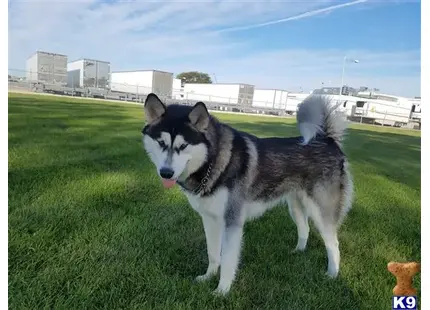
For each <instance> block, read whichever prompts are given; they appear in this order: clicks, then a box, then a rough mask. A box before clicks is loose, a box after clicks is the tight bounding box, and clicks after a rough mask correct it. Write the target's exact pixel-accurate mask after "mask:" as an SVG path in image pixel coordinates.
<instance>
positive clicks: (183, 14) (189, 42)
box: [9, 0, 420, 95]
mask: <svg viewBox="0 0 430 310" xmlns="http://www.w3.org/2000/svg"><path fill="white" fill-rule="evenodd" d="M351 2H354V3H355V4H357V8H359V7H360V8H361V7H363V5H364V4H360V3H359V2H364V1H351ZM366 5H368V4H366ZM339 6H345V5H343V4H341V5H339V2H337V1H334V0H330V1H329V0H320V1H300V2H299V1H294V2H292V1H288V2H279V1H261V2H247V1H205V2H202V1H188V2H182V1H175V0H171V1H163V2H147V1H126V2H112V1H110V2H109V3H102V2H99V1H95V0H79V1H72V0H67V1H64V0H63V1H60V0H57V1H49V0H28V1H23V0H21V1H13V0H11V2H10V5H9V68H17V69H24V67H25V60H26V59H27V57H28V56H30V55H31V54H32V53H33V52H35V51H36V50H38V49H39V50H46V51H52V52H58V53H63V54H67V55H68V56H69V60H74V59H77V58H81V57H87V58H95V59H101V60H108V61H110V62H111V64H112V69H113V70H129V69H130V70H133V69H153V68H154V69H160V70H167V71H170V72H174V73H179V72H181V71H184V70H202V71H206V72H208V73H216V76H217V79H218V81H219V82H247V83H251V84H255V85H256V86H259V87H276V88H286V89H292V90H297V89H299V88H300V87H302V88H303V89H311V88H313V87H319V86H320V85H321V82H322V81H324V83H325V84H326V85H327V84H329V81H332V84H333V85H338V84H339V82H340V75H341V66H342V58H343V56H344V53H345V51H341V50H335V49H333V50H301V49H295V50H275V51H274V50H261V49H260V50H258V51H257V50H255V49H253V48H252V46H251V42H250V41H248V40H252V38H250V39H247V40H245V39H241V40H240V41H238V40H237V39H235V38H234V36H232V34H233V33H231V32H223V31H222V30H226V29H230V30H231V29H236V30H238V29H242V28H244V29H245V28H246V27H249V28H251V27H255V26H259V25H260V26H261V25H265V24H267V23H276V22H280V21H282V22H288V21H290V22H293V21H294V19H298V18H314V16H316V15H319V16H322V15H323V14H327V13H329V12H330V11H331V10H333V9H338V10H340V9H341V7H339ZM328 18H329V17H328ZM346 53H347V54H348V55H350V56H351V57H354V58H358V59H360V63H359V64H357V65H354V64H350V65H348V68H347V70H346V76H345V82H347V83H351V84H353V85H355V86H357V85H358V84H360V85H369V86H372V87H373V86H374V87H379V88H381V89H383V90H384V91H391V92H395V91H396V92H399V93H401V94H405V95H416V94H419V93H420V88H419V87H420V83H419V74H418V73H417V74H416V75H414V76H403V75H404V74H403V73H402V71H405V70H404V69H405V68H409V69H410V68H415V69H416V71H417V72H419V65H420V54H419V51H410V52H396V51H393V52H379V53H374V52H372V51H368V50H361V51H346ZM375 72H376V73H377V74H376V73H375ZM381 77H383V78H381Z"/></svg>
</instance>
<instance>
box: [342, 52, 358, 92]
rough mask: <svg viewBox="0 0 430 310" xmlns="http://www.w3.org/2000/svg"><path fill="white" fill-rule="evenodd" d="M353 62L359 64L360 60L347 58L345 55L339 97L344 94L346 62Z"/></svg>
mask: <svg viewBox="0 0 430 310" xmlns="http://www.w3.org/2000/svg"><path fill="white" fill-rule="evenodd" d="M347 61H348V62H353V63H356V64H358V63H359V61H358V60H357V59H350V58H347V57H346V55H345V56H344V57H343V65H342V79H341V82H340V88H339V97H340V96H342V87H343V79H344V77H345V66H346V62H347Z"/></svg>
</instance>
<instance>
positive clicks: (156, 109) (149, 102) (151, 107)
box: [144, 93, 166, 124]
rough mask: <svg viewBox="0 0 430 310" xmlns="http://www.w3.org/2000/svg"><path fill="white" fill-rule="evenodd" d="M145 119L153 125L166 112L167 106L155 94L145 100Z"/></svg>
mask: <svg viewBox="0 0 430 310" xmlns="http://www.w3.org/2000/svg"><path fill="white" fill-rule="evenodd" d="M144 109H145V117H146V121H147V122H148V124H151V123H153V122H154V121H156V120H157V119H159V118H160V117H162V116H163V114H164V113H165V112H166V106H165V105H164V103H163V102H161V100H160V98H158V96H157V95H156V94H154V93H150V94H149V95H148V96H147V97H146V100H145V106H144Z"/></svg>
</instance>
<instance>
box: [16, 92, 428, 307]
mask: <svg viewBox="0 0 430 310" xmlns="http://www.w3.org/2000/svg"><path fill="white" fill-rule="evenodd" d="M219 118H220V119H221V120H223V121H226V122H228V123H230V124H232V125H234V126H235V127H236V128H238V129H241V130H246V131H249V132H251V133H253V134H256V135H258V136H273V135H279V136H290V135H297V134H298V131H297V130H296V125H295V119H282V118H270V117H258V116H244V115H231V114H219ZM142 126H143V108H142V106H137V105H136V106H135V105H129V104H121V103H109V102H101V101H86V100H76V99H72V98H61V97H53V96H37V95H18V94H9V307H10V309H45V308H46V309H48V308H49V309H150V308H151V309H155V308H156V309H199V310H200V309H232V308H234V309H257V308H258V309H391V296H392V289H393V287H394V286H395V278H394V276H393V275H391V274H390V273H389V272H388V271H387V268H386V266H387V263H388V262H389V261H392V260H394V261H411V260H416V261H420V259H421V242H420V237H421V233H420V225H421V221H420V194H421V182H420V169H421V168H420V152H421V146H420V141H421V138H420V133H419V132H414V131H406V130H396V129H390V128H381V127H370V126H362V125H351V129H350V130H349V135H348V137H347V139H346V141H345V152H346V153H347V155H348V156H349V158H350V161H351V166H352V172H353V176H354V180H355V190H356V199H355V201H354V205H353V209H352V211H351V212H350V214H349V217H348V218H347V220H346V222H345V224H344V226H343V227H342V228H341V231H340V235H339V240H340V250H341V267H340V275H339V277H338V278H337V279H336V280H329V279H327V278H326V277H325V276H324V273H325V271H326V252H325V248H324V244H323V242H322V240H321V239H320V237H319V235H318V234H317V233H316V232H315V229H314V227H311V234H310V238H309V243H308V244H309V246H308V249H307V251H306V252H304V253H302V254H294V255H293V254H290V251H291V250H292V249H293V248H294V247H295V245H296V238H297V237H296V228H295V226H294V224H293V222H292V220H291V219H290V217H289V214H288V210H287V209H286V208H277V209H274V210H272V211H270V212H268V213H267V214H265V215H264V216H263V217H262V218H260V219H258V220H256V221H254V222H251V223H248V224H247V225H246V228H245V238H244V242H245V243H244V249H243V255H242V259H241V265H240V271H239V273H238V277H237V280H236V282H235V283H234V285H233V288H232V291H231V294H230V295H229V296H228V298H225V299H223V298H216V297H214V296H213V295H212V294H211V292H212V290H213V289H215V288H216V285H217V279H215V278H214V279H213V280H211V281H210V282H208V283H203V284H197V283H194V281H193V279H194V277H195V276H197V275H199V274H202V273H203V272H204V271H205V270H206V264H207V263H206V261H207V257H206V245H205V237H204V232H203V226H202V223H201V220H200V218H199V216H198V215H197V214H196V213H194V211H193V210H192V209H191V207H189V206H188V204H187V201H186V199H185V197H184V196H182V195H181V193H180V191H179V190H178V189H176V188H175V189H173V190H164V189H163V188H162V185H161V182H160V181H159V179H158V177H157V175H156V173H155V170H154V168H153V166H152V164H151V163H150V162H149V159H148V158H147V156H146V154H145V152H144V150H143V147H142V144H141V133H140V130H141V129H142ZM414 286H415V287H417V288H419V287H420V275H418V276H416V277H415V281H414Z"/></svg>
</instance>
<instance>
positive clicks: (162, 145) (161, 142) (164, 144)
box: [157, 141, 166, 148]
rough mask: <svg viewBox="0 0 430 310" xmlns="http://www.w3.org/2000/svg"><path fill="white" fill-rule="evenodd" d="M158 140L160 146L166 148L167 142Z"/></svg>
mask: <svg viewBox="0 0 430 310" xmlns="http://www.w3.org/2000/svg"><path fill="white" fill-rule="evenodd" d="M157 142H158V144H160V146H161V147H162V148H165V147H166V143H164V141H157Z"/></svg>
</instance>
